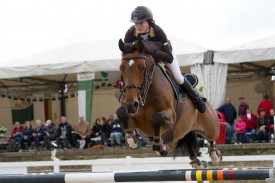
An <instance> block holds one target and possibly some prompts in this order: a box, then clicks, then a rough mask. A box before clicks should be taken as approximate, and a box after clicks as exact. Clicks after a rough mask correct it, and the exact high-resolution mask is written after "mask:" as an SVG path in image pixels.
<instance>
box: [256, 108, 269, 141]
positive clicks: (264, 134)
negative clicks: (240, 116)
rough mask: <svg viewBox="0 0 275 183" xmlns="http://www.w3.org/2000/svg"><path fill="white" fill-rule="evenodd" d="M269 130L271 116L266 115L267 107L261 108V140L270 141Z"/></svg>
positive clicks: (259, 120) (258, 120)
mask: <svg viewBox="0 0 275 183" xmlns="http://www.w3.org/2000/svg"><path fill="white" fill-rule="evenodd" d="M268 130H269V117H268V116H266V115H265V109H263V108H261V109H260V116H259V117H258V119H257V131H258V132H257V134H258V138H259V142H260V143H261V142H262V141H266V142H268V141H269V138H268Z"/></svg>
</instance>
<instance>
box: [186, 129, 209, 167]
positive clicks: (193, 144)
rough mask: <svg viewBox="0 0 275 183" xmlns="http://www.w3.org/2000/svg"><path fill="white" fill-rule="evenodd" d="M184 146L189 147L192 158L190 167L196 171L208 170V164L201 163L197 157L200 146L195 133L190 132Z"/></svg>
mask: <svg viewBox="0 0 275 183" xmlns="http://www.w3.org/2000/svg"><path fill="white" fill-rule="evenodd" d="M183 140H184V141H183V144H184V146H185V147H187V149H188V152H189V157H190V160H191V162H190V165H191V166H192V167H193V168H195V169H200V168H206V167H207V163H206V162H205V161H200V160H199V159H198V157H197V155H196V148H197V146H198V141H197V135H196V133H194V132H189V133H188V134H187V135H186V136H185V137H184V139H183Z"/></svg>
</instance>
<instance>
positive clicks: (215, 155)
mask: <svg viewBox="0 0 275 183" xmlns="http://www.w3.org/2000/svg"><path fill="white" fill-rule="evenodd" d="M209 156H210V158H211V163H212V165H214V166H217V165H218V164H219V163H220V162H221V161H222V155H221V152H220V151H219V150H218V149H216V148H213V149H211V150H210V153H209Z"/></svg>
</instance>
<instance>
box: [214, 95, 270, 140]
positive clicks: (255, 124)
mask: <svg viewBox="0 0 275 183" xmlns="http://www.w3.org/2000/svg"><path fill="white" fill-rule="evenodd" d="M239 102H240V103H239V107H238V112H237V111H236V108H235V107H234V105H233V104H232V103H231V98H230V97H227V98H226V100H225V103H224V104H223V105H222V106H220V107H219V108H218V109H217V111H219V112H221V113H223V114H224V116H225V119H226V122H227V127H226V144H231V143H235V144H242V143H250V142H259V143H261V142H270V141H273V140H274V118H275V112H274V108H273V104H272V102H271V101H269V96H268V95H265V96H264V97H263V101H262V102H260V103H259V105H258V108H257V114H255V113H253V111H252V110H251V108H250V107H249V105H248V104H247V103H246V102H245V98H244V97H239Z"/></svg>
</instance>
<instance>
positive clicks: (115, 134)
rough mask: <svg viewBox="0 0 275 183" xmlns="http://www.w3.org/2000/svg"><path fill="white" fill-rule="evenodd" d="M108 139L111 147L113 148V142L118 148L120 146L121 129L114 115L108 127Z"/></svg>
mask: <svg viewBox="0 0 275 183" xmlns="http://www.w3.org/2000/svg"><path fill="white" fill-rule="evenodd" d="M110 138H111V146H115V141H116V144H117V145H118V146H121V140H122V138H123V129H122V127H121V124H120V121H119V119H118V118H117V115H116V114H115V115H114V117H113V121H112V123H111V125H110Z"/></svg>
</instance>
